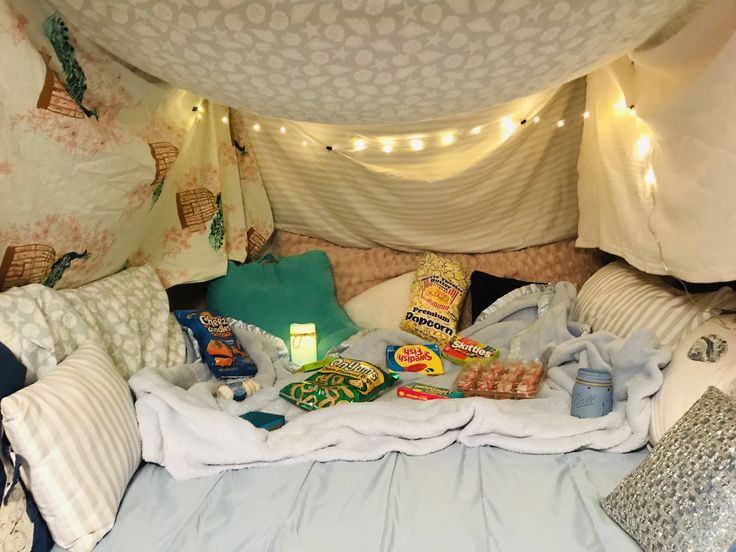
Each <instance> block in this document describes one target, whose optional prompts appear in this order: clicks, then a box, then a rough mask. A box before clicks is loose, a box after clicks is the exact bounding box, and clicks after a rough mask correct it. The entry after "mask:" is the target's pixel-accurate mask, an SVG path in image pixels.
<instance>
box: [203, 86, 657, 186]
mask: <svg viewBox="0 0 736 552" xmlns="http://www.w3.org/2000/svg"><path fill="white" fill-rule="evenodd" d="M204 110H205V107H204V101H202V102H200V103H198V104H197V105H195V106H194V107H193V108H192V111H193V112H194V116H195V120H196V121H201V120H202V117H203V115H204ZM613 110H614V112H616V113H618V114H620V115H628V116H630V117H634V118H636V120H637V123H638V122H639V119H638V118H637V115H636V106H635V105H634V104H627V103H626V101H625V99H623V98H622V99H621V100H619V101H618V102H616V103H615V104H614V105H613ZM580 117H582V118H583V119H584V120H587V119H589V118H590V117H591V113H590V112H589V111H583V112H582V113H581V114H580ZM221 121H222V122H223V123H224V124H229V122H230V120H229V118H228V116H227V115H223V116H222V117H221ZM546 122H547V123H552V124H554V125H555V126H556V127H557V128H559V129H562V128H564V127H565V125H566V120H565V119H564V118H560V119H556V120H554V119H552V120H551V121H544V120H543V119H542V118H541V117H540V116H539V115H535V116H533V117H531V118H528V119H527V118H522V119H520V120H515V119H514V118H513V117H511V116H505V117H502V118H501V119H500V121H499V125H500V132H501V139H502V140H503V141H505V140H507V139H508V138H510V137H511V135H512V134H514V132H516V131H517V130H518V129H519V128H521V127H524V126H527V125H540V124H544V123H546ZM493 126H494V125H493V124H490V123H489V124H485V125H477V126H474V127H472V128H470V129H467V130H457V129H455V130H446V131H442V132H440V133H436V134H409V135H405V136H401V137H397V136H383V137H376V138H368V137H365V136H358V135H356V136H354V137H353V138H352V139H351V140H350V141H349V143H348V144H345V145H338V146H335V145H333V144H327V145H325V144H317V143H316V142H315V141H313V140H309V139H303V140H302V141H301V145H302V146H303V147H306V146H309V145H310V144H312V145H319V146H320V147H324V149H326V150H327V151H333V150H339V151H351V152H356V153H358V152H363V151H367V150H371V149H377V150H379V151H381V152H383V153H385V154H390V153H393V152H395V151H397V150H402V151H414V152H419V151H423V150H425V149H426V148H428V147H431V146H433V145H436V146H438V147H448V146H451V145H453V144H455V143H456V142H457V141H458V140H460V139H461V138H472V137H478V136H480V135H481V134H483V133H484V132H488V131H492V127H493ZM251 129H252V130H253V131H254V132H261V131H262V130H267V129H266V128H265V127H264V125H262V124H261V123H260V122H254V123H253V124H252V126H251ZM278 132H279V134H280V135H282V136H283V135H286V134H287V133H288V128H287V126H286V125H283V124H282V125H280V126H279V127H278ZM634 148H635V154H636V158H637V159H638V160H639V161H641V162H642V163H643V164H644V173H643V181H644V185H645V188H646V190H647V191H648V192H651V190H652V189H653V188H654V186H655V185H656V181H657V179H656V176H655V174H654V168H653V167H652V163H651V154H652V149H653V148H652V139H651V136H650V135H649V133H648V132H643V133H641V134H640V135H639V137H638V138H637V140H636V142H635V146H634Z"/></svg>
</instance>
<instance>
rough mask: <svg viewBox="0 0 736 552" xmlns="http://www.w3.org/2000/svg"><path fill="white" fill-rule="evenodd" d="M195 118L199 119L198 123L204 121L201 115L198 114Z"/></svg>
mask: <svg viewBox="0 0 736 552" xmlns="http://www.w3.org/2000/svg"><path fill="white" fill-rule="evenodd" d="M195 117H196V118H197V120H198V121H201V120H202V114H201V113H197V114H196V115H195Z"/></svg>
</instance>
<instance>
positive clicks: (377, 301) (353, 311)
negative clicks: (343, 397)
mask: <svg viewBox="0 0 736 552" xmlns="http://www.w3.org/2000/svg"><path fill="white" fill-rule="evenodd" d="M415 277H416V271H412V272H407V273H406V274H402V275H401V276H396V278H391V279H390V280H386V281H385V282H381V283H380V284H378V285H375V286H373V287H372V288H369V289H367V290H365V291H364V292H363V293H361V294H359V295H356V296H355V297H353V298H352V299H351V300H350V301H348V302H347V303H345V305H344V307H343V308H344V309H345V312H347V313H348V316H349V317H350V319H351V320H352V321H353V323H355V325H356V326H358V327H359V328H360V329H362V330H370V329H385V330H398V329H399V324H400V323H401V321H402V320H403V319H404V315H405V314H406V305H407V304H408V303H409V294H410V292H411V285H412V284H413V283H414V278H415Z"/></svg>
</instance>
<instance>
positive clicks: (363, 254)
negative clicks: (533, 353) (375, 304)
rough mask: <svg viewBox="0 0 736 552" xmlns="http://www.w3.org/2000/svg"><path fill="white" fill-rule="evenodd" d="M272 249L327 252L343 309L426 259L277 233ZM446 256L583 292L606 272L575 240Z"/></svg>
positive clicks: (283, 252) (285, 252)
mask: <svg viewBox="0 0 736 552" xmlns="http://www.w3.org/2000/svg"><path fill="white" fill-rule="evenodd" d="M273 247H274V254H276V255H298V254H300V253H304V252H305V251H311V250H313V249H322V250H323V251H325V252H326V253H327V256H328V257H329V258H330V262H331V263H332V272H333V275H334V278H335V288H336V293H337V300H338V302H339V303H340V304H341V305H342V304H344V303H345V302H346V301H348V300H350V299H352V298H353V297H355V296H356V295H358V294H359V293H361V292H363V291H365V290H366V289H368V288H370V287H372V286H374V285H376V284H379V283H381V282H383V281H385V280H388V279H389V278H393V277H395V276H399V275H400V274H404V273H406V272H409V271H411V270H415V269H416V267H417V264H418V263H419V259H420V257H421V256H422V253H405V252H403V251H395V250H393V249H388V248H385V247H375V248H373V249H358V248H354V247H342V246H339V245H335V244H332V243H330V242H328V241H325V240H321V239H318V238H310V237H307V236H301V235H299V234H292V233H290V232H284V231H281V230H279V231H278V232H276V235H275V238H274V245H273ZM443 255H444V256H446V257H449V258H451V259H455V260H456V261H459V262H460V263H461V264H462V265H463V266H465V267H466V268H467V269H468V270H481V271H483V272H487V273H489V274H494V275H496V276H502V277H506V278H517V279H519V280H527V281H536V282H552V281H560V280H567V281H568V282H572V283H573V284H575V285H576V286H577V287H578V288H579V287H580V286H581V285H582V284H583V282H585V281H586V280H587V279H588V278H589V277H590V276H591V275H592V274H593V273H594V272H595V271H596V270H598V268H600V266H601V264H600V262H599V260H598V257H597V255H596V250H594V249H578V248H576V247H575V240H574V239H571V240H564V241H560V242H557V243H551V244H548V245H540V246H535V247H528V248H526V249H522V250H520V251H498V252H494V253H475V254H443ZM467 303H468V304H469V302H467Z"/></svg>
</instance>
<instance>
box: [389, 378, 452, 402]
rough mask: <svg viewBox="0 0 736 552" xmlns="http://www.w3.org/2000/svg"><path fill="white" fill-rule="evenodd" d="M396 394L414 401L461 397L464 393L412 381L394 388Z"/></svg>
mask: <svg viewBox="0 0 736 552" xmlns="http://www.w3.org/2000/svg"><path fill="white" fill-rule="evenodd" d="M396 394H397V395H398V396H399V397H403V398H405V399H414V400H415V401H432V400H435V399H462V398H463V397H464V396H465V395H464V394H463V393H462V392H460V391H452V390H450V389H445V388H444V387H435V386H434V385H427V384H426V383H418V382H412V383H407V384H406V385H402V386H401V387H398V388H397V389H396Z"/></svg>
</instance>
